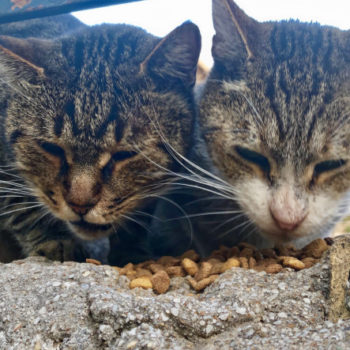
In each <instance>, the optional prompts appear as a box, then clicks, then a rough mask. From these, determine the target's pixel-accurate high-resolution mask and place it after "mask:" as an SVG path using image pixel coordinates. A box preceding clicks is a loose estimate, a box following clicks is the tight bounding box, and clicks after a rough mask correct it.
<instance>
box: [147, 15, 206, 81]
mask: <svg viewBox="0 0 350 350" xmlns="http://www.w3.org/2000/svg"><path fill="white" fill-rule="evenodd" d="M200 50H201V36H200V32H199V29H198V27H197V26H196V25H195V24H193V23H191V22H185V23H183V24H182V25H180V26H179V27H177V28H175V29H174V30H173V31H172V32H170V33H169V34H168V35H167V36H166V37H164V38H163V39H162V40H161V41H159V43H158V44H157V45H156V46H155V48H154V49H153V50H152V52H150V54H149V55H148V56H147V57H146V59H145V60H144V61H143V62H142V63H141V66H140V72H141V73H142V72H144V71H146V70H147V72H148V73H150V74H151V76H153V77H154V80H156V82H157V81H158V82H163V83H164V82H165V84H167V85H169V84H171V83H175V84H176V83H180V84H182V85H184V86H186V87H192V86H193V85H194V84H195V81H196V70H197V63H198V57H199V53H200Z"/></svg>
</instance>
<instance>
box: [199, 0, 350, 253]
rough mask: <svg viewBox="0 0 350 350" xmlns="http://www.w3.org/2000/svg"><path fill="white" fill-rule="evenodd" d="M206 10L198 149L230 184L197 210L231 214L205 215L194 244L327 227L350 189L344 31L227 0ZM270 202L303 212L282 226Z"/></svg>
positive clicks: (290, 236)
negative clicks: (208, 35) (209, 32)
mask: <svg viewBox="0 0 350 350" xmlns="http://www.w3.org/2000/svg"><path fill="white" fill-rule="evenodd" d="M213 18H214V25H215V29H216V34H215V37H214V39H213V49H212V51H213V55H214V61H215V64H214V67H213V69H212V71H211V73H210V76H209V78H208V80H207V82H206V85H205V87H204V92H203V94H202V96H201V99H200V117H199V124H200V129H201V133H202V135H203V138H204V140H205V147H202V148H201V151H200V152H201V153H202V154H203V153H204V151H205V149H204V148H206V149H207V151H208V154H209V157H210V159H211V160H212V163H213V164H212V167H211V168H208V169H210V171H211V172H212V173H214V174H218V175H219V176H220V177H221V179H223V180H224V181H226V182H227V183H228V184H229V186H230V188H231V193H232V200H225V201H223V200H219V199H218V200H217V201H213V200H212V201H211V206H206V207H204V210H206V211H209V212H210V211H211V212H218V211H220V210H221V211H223V210H226V211H229V210H235V211H236V213H237V214H233V215H226V216H224V215H221V216H218V215H216V216H215V215H212V216H210V217H209V219H207V220H208V221H210V220H211V221H215V227H217V226H218V225H219V226H220V222H221V226H220V229H219V230H213V227H214V226H213V225H210V224H208V222H206V225H203V222H199V226H200V228H199V229H198V230H199V232H198V235H197V239H198V241H200V243H199V244H198V245H197V246H199V247H200V249H202V251H204V252H208V250H211V249H213V247H215V246H218V245H219V244H222V243H226V244H232V243H235V242H237V241H239V240H242V239H243V240H251V241H254V240H255V241H261V238H262V237H263V238H264V239H267V241H265V240H264V242H265V243H261V244H266V245H267V244H273V243H285V242H288V241H293V242H295V243H296V244H304V243H305V242H307V241H309V240H311V239H313V238H315V237H319V236H324V235H326V234H328V233H329V232H330V229H331V228H332V227H333V225H334V224H335V223H336V222H337V220H339V219H340V218H341V217H342V216H343V215H344V213H345V212H346V210H347V209H346V208H347V206H348V198H349V190H350V50H349V47H350V31H341V30H339V29H337V28H333V27H327V26H321V25H319V24H315V23H312V24H309V23H300V22H298V21H282V22H266V23H259V22H257V21H255V20H254V19H252V18H250V17H248V16H247V15H246V14H245V13H244V12H243V11H242V10H241V9H240V8H238V6H237V5H236V4H235V3H234V2H233V1H232V0H213ZM242 150H243V151H242ZM250 151H253V152H256V153H257V154H258V156H259V157H263V158H261V159H258V160H257V158H254V159H253V158H252V157H253V156H252V155H251V154H250V153H247V152H250ZM256 153H255V155H254V157H256ZM259 162H260V163H259ZM266 162H268V167H267V165H266V164H267V163H266ZM265 163H266V164H265ZM264 164H265V165H264ZM264 167H265V169H264ZM266 168H268V169H266ZM209 195H210V194H207V196H209ZM277 202H278V203H277ZM276 203H277V204H276ZM276 206H277V207H276ZM213 208H214V209H213ZM276 208H277V209H276ZM202 210H203V209H202ZM274 210H275V211H276V212H278V215H280V217H282V218H286V217H287V216H288V215H289V219H288V218H287V219H288V220H292V219H290V218H292V217H293V216H294V217H296V216H298V215H299V216H300V217H302V218H303V220H301V219H300V220H301V221H300V222H297V220H296V219H294V221H295V222H297V224H298V225H296V226H297V227H295V228H293V229H282V228H281V227H279V225H280V226H283V223H281V222H280V223H279V224H278V222H277V221H276V220H275V218H274V217H273V214H272V212H273V211H274ZM276 212H275V215H277V214H276ZM235 217H236V218H235ZM287 219H283V220H287ZM226 220H227V221H226ZM280 220H282V219H280ZM198 221H200V220H198ZM225 221H226V224H225ZM291 222H292V223H293V224H294V222H293V220H292V221H291ZM284 226H286V225H284ZM287 226H288V225H287ZM289 226H290V227H292V226H293V225H289Z"/></svg>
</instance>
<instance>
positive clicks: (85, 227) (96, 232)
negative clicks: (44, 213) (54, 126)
mask: <svg viewBox="0 0 350 350" xmlns="http://www.w3.org/2000/svg"><path fill="white" fill-rule="evenodd" d="M70 224H71V225H72V226H73V227H74V229H75V230H74V231H76V233H77V235H78V236H81V237H82V238H85V239H96V238H101V237H105V236H108V235H109V233H110V231H111V230H112V228H113V227H112V225H111V224H92V223H90V222H87V221H84V220H80V221H71V222H70Z"/></svg>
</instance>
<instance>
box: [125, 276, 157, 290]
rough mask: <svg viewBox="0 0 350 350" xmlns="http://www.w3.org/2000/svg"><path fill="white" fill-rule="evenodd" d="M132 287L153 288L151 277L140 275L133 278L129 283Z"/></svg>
mask: <svg viewBox="0 0 350 350" xmlns="http://www.w3.org/2000/svg"><path fill="white" fill-rule="evenodd" d="M129 287H130V289H134V288H137V287H140V288H143V289H151V288H153V285H152V282H151V279H150V278H149V277H138V278H135V279H133V280H132V281H131V282H130V284H129Z"/></svg>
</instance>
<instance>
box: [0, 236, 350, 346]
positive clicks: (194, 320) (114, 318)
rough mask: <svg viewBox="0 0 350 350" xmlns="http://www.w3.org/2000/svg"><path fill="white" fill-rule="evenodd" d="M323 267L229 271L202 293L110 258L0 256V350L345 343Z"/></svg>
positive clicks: (348, 326)
mask: <svg viewBox="0 0 350 350" xmlns="http://www.w3.org/2000/svg"><path fill="white" fill-rule="evenodd" d="M337 244H338V243H337ZM339 246H343V245H342V244H340V243H339V244H338V248H334V251H336V250H337V249H338V251H337V254H339ZM331 254H332V253H331ZM331 254H330V255H331ZM347 254H349V251H348V252H347ZM332 268H333V267H332V266H331V263H330V258H329V256H328V257H326V258H325V259H324V260H323V262H322V263H319V264H317V265H315V266H314V267H312V268H311V269H308V270H304V271H301V272H297V273H296V272H294V271H287V272H283V273H280V274H277V275H267V274H266V273H264V272H259V273H257V272H254V271H249V270H243V269H233V270H230V271H228V272H226V273H225V274H223V275H222V276H220V278H219V279H218V280H217V281H215V282H214V283H213V284H212V285H211V286H210V287H208V288H207V289H206V290H205V291H204V292H203V293H201V294H195V293H194V292H193V291H192V290H191V289H190V288H189V286H188V283H187V281H186V280H185V279H183V278H177V279H174V280H172V287H171V290H170V291H169V292H168V293H166V294H164V295H155V294H154V293H153V292H152V291H150V290H139V289H135V290H129V288H128V280H127V278H126V277H125V276H120V277H119V276H118V273H117V272H116V271H115V270H114V269H113V268H111V267H109V266H95V265H91V264H77V263H70V262H69V263H63V264H61V263H57V262H49V261H46V260H45V259H44V258H29V259H26V260H20V261H17V262H13V263H11V264H1V265H0V349H1V350H2V349H4V350H5V349H6V350H10V349H35V350H40V349H42V350H44V349H81V350H87V349H157V350H158V349H174V350H175V349H201V350H208V349H220V350H224V349H337V350H339V349H349V348H350V320H340V321H335V322H332V321H330V320H329V319H328V316H329V315H330V312H331V309H332V307H333V306H332V303H331V302H330V300H332V298H331V297H330V293H333V292H332V290H331V288H330V286H331V285H332V283H331V280H332ZM338 304H339V303H338ZM338 304H337V307H338V308H339V305H338ZM343 305H344V308H345V302H344V303H343Z"/></svg>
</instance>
